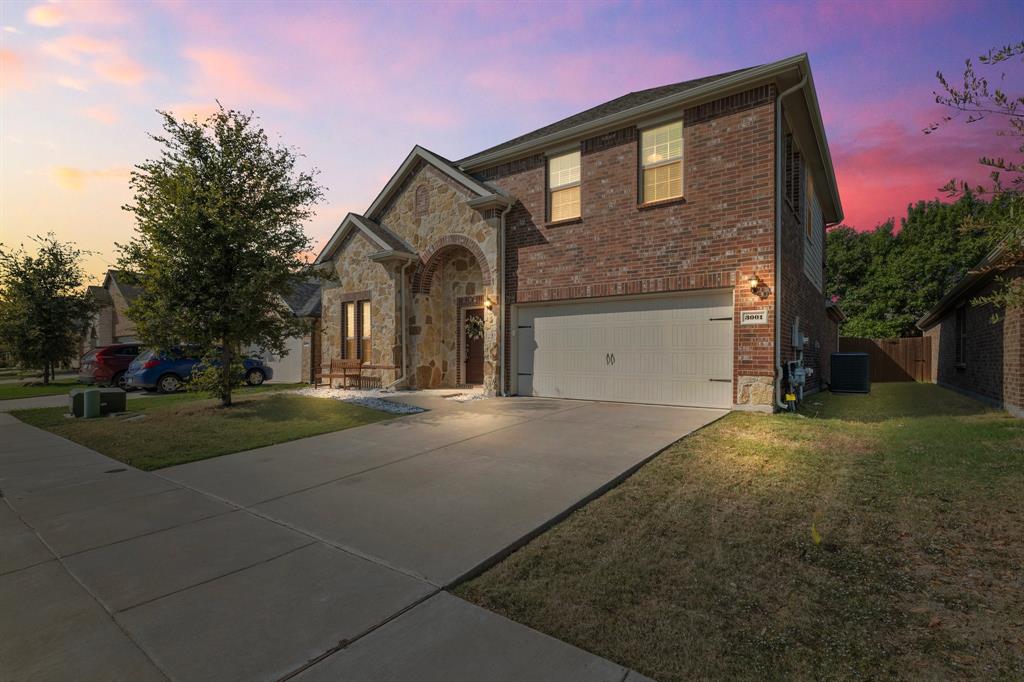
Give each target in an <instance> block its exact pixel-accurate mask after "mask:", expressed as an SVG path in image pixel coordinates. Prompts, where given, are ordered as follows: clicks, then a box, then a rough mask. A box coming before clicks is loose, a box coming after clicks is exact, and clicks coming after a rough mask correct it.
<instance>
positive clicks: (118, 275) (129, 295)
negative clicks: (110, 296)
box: [103, 270, 142, 303]
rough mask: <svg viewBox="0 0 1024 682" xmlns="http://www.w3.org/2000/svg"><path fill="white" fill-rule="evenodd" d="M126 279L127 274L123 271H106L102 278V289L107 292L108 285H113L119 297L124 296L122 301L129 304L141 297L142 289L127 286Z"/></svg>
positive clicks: (131, 285)
mask: <svg viewBox="0 0 1024 682" xmlns="http://www.w3.org/2000/svg"><path fill="white" fill-rule="evenodd" d="M126 279H127V273H125V272H124V271H123V270H107V274H106V276H104V277H103V288H104V289H107V290H108V291H109V289H110V284H111V283H113V285H114V286H116V287H117V289H118V291H120V292H121V295H122V296H124V300H126V301H127V302H128V303H131V302H132V301H134V300H135V299H137V298H138V297H139V296H141V295H142V289H141V288H140V287H137V286H135V285H133V284H128V283H127V282H126V281H125V280H126Z"/></svg>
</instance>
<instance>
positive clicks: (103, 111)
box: [82, 106, 121, 125]
mask: <svg viewBox="0 0 1024 682" xmlns="http://www.w3.org/2000/svg"><path fill="white" fill-rule="evenodd" d="M82 115H83V116H85V117H87V118H91V119H92V120H94V121H98V122H99V123H103V124H104V125H113V124H115V123H117V122H118V121H120V120H121V115H120V114H118V113H117V110H116V109H114V108H113V107H107V106H95V107H86V108H84V109H82Z"/></svg>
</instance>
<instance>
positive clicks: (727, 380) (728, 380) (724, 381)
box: [708, 379, 732, 384]
mask: <svg viewBox="0 0 1024 682" xmlns="http://www.w3.org/2000/svg"><path fill="white" fill-rule="evenodd" d="M708 381H721V382H722V383H724V384H731V383H732V379H708Z"/></svg>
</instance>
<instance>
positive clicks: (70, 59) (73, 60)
mask: <svg viewBox="0 0 1024 682" xmlns="http://www.w3.org/2000/svg"><path fill="white" fill-rule="evenodd" d="M42 51H43V52H44V53H45V54H47V55H49V56H51V57H54V58H56V59H59V60H61V61H64V62H67V63H68V64H81V63H82V60H83V58H86V57H95V56H97V55H109V54H117V53H118V52H120V51H121V48H120V46H119V45H118V43H116V42H115V41H112V40H99V39H96V38H92V37H89V36H85V35H78V34H73V35H66V36H61V37H59V38H56V39H55V40H50V41H47V42H45V43H43V45H42Z"/></svg>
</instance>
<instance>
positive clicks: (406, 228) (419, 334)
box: [321, 164, 498, 392]
mask: <svg viewBox="0 0 1024 682" xmlns="http://www.w3.org/2000/svg"><path fill="white" fill-rule="evenodd" d="M417 197H418V198H419V201H417ZM475 197H476V195H475V194H473V192H471V191H470V190H469V189H467V188H465V187H463V186H462V185H460V184H459V183H458V182H456V181H455V180H452V179H451V178H449V177H448V176H446V175H444V174H443V173H442V172H440V171H438V170H437V169H435V168H434V167H432V166H430V165H428V164H421V165H420V166H419V167H418V168H417V169H416V170H415V171H413V172H412V173H410V175H409V177H408V179H407V180H406V181H405V183H404V184H403V185H402V186H401V187H400V188H399V189H398V191H397V193H396V194H395V196H394V198H393V199H392V200H391V201H390V202H389V203H388V204H387V205H386V206H384V207H383V208H382V210H381V211H380V216H379V218H378V220H377V222H378V223H379V224H380V225H382V226H384V227H386V228H387V229H389V230H390V231H391V232H393V233H394V234H396V235H398V236H399V237H401V238H402V239H403V240H405V242H407V243H408V244H409V245H410V246H411V247H412V248H413V249H415V252H416V253H417V255H418V256H419V263H418V264H415V265H413V266H411V267H409V268H408V269H407V271H406V273H405V276H406V277H407V280H406V296H407V303H406V306H407V307H406V315H407V316H408V333H409V358H408V360H409V366H408V370H407V373H408V382H409V386H410V387H412V388H439V387H454V386H457V385H460V384H461V383H462V378H463V377H462V372H461V371H460V370H459V368H458V367H459V363H460V362H461V358H462V348H461V346H462V338H463V333H462V326H461V311H462V310H463V309H464V308H466V307H469V306H470V305H476V304H479V305H482V304H483V300H484V299H485V298H489V299H490V300H492V301H494V300H495V291H494V281H495V276H494V272H495V264H496V262H497V232H496V227H497V225H496V218H494V217H485V216H483V215H481V213H480V212H479V211H477V210H475V209H473V208H471V207H470V206H469V205H468V203H467V202H468V201H469V200H471V199H473V198H475ZM381 250H382V249H381V247H380V246H379V245H377V244H375V243H373V242H372V241H371V239H370V238H369V237H367V236H366V235H364V234H362V233H360V232H358V231H354V232H353V233H352V234H351V235H350V236H349V237H348V238H347V239H346V241H345V243H343V244H341V245H340V246H339V248H338V249H337V252H336V253H335V255H334V257H333V259H332V267H333V269H334V272H335V273H336V275H337V276H338V279H339V282H338V283H336V284H335V285H333V286H329V287H326V288H325V290H324V295H323V313H322V318H321V327H322V340H323V343H322V353H321V366H322V367H324V368H327V367H328V366H329V365H330V358H332V357H334V358H337V357H340V356H341V343H342V339H341V303H342V302H344V301H346V300H364V299H366V298H369V300H370V309H371V347H372V358H371V359H370V362H371V363H372V364H374V365H387V366H394V367H396V369H391V370H372V371H371V372H368V373H369V374H372V375H374V376H377V377H379V378H380V381H381V383H382V384H383V385H387V384H389V383H391V382H392V381H395V380H396V379H398V378H399V374H400V372H401V369H400V367H401V361H402V352H401V343H402V339H401V325H400V324H399V320H400V316H401V291H402V288H401V281H402V280H401V278H402V276H403V275H402V271H401V270H402V265H401V264H400V263H396V262H395V261H389V262H388V263H387V264H384V263H379V262H376V261H374V260H371V259H370V256H371V255H373V254H375V253H378V252H380V251H381ZM496 325H497V319H496V317H495V315H494V313H493V312H488V313H487V314H486V315H485V334H484V349H485V354H486V361H485V363H484V388H485V389H486V390H488V391H490V392H493V391H494V390H495V387H496V377H497V374H496V367H497V355H498V349H497V326H496Z"/></svg>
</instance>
